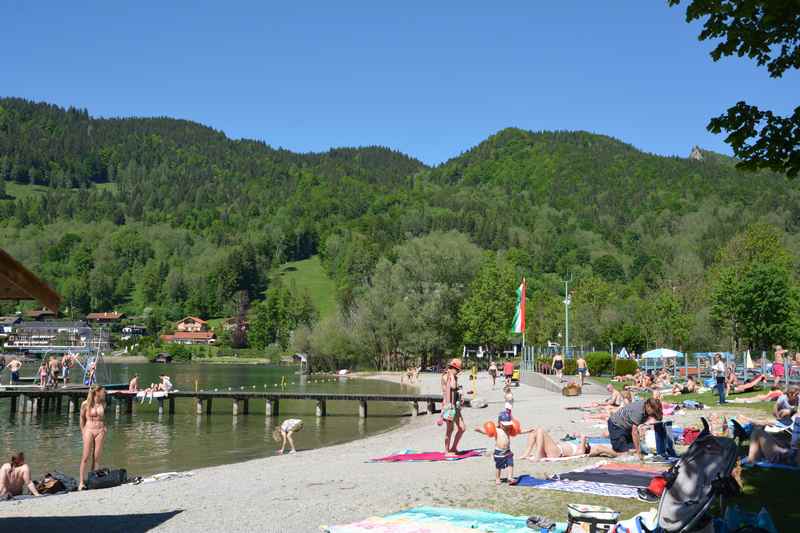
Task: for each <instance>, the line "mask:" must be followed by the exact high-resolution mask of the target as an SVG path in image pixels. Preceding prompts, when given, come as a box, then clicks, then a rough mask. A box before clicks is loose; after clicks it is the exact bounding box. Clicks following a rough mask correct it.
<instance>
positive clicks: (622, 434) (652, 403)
mask: <svg viewBox="0 0 800 533" xmlns="http://www.w3.org/2000/svg"><path fill="white" fill-rule="evenodd" d="M663 418H664V412H663V410H662V407H661V400H656V399H655V398H648V399H647V400H638V401H635V402H632V403H630V404H628V405H626V406H624V407H622V408H621V409H620V410H619V411H617V412H616V413H614V414H612V415H611V416H610V417H609V419H608V437H609V439H611V447H612V448H613V449H614V451H615V452H618V453H622V452H627V451H629V450H631V449H633V451H634V452H635V453H636V454H637V455H640V456H641V455H642V448H641V446H640V443H639V426H641V425H643V424H648V423H653V422H660V421H661V420H662V419H663Z"/></svg>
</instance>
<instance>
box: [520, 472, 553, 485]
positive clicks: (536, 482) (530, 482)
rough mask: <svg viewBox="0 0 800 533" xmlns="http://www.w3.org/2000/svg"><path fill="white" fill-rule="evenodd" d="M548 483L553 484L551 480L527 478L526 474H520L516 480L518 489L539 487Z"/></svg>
mask: <svg viewBox="0 0 800 533" xmlns="http://www.w3.org/2000/svg"><path fill="white" fill-rule="evenodd" d="M548 483H553V480H552V479H540V478H538V477H533V476H529V475H528V474H522V475H521V476H519V477H518V478H517V486H518V487H540V486H542V485H547V484H548Z"/></svg>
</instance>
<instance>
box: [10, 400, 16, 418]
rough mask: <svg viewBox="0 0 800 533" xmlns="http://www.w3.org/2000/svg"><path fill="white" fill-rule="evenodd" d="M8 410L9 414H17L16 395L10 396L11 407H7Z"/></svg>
mask: <svg viewBox="0 0 800 533" xmlns="http://www.w3.org/2000/svg"><path fill="white" fill-rule="evenodd" d="M9 412H10V413H11V416H14V415H15V414H17V397H16V396H12V397H11V409H9Z"/></svg>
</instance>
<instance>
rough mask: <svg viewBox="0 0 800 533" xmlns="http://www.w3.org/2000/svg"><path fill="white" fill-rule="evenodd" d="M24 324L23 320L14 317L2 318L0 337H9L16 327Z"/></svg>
mask: <svg viewBox="0 0 800 533" xmlns="http://www.w3.org/2000/svg"><path fill="white" fill-rule="evenodd" d="M20 322H22V318H20V317H18V316H16V315H12V316H0V337H4V336H8V335H9V334H10V333H13V332H14V326H16V325H17V324H19V323H20Z"/></svg>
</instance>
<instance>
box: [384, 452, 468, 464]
mask: <svg viewBox="0 0 800 533" xmlns="http://www.w3.org/2000/svg"><path fill="white" fill-rule="evenodd" d="M482 455H483V450H466V451H463V452H461V453H459V454H458V455H456V456H446V455H445V454H444V452H421V453H401V454H398V455H387V456H386V457H379V458H378V459H372V460H371V461H370V462H372V463H399V462H402V461H458V460H461V459H467V458H468V457H480V456H482Z"/></svg>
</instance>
